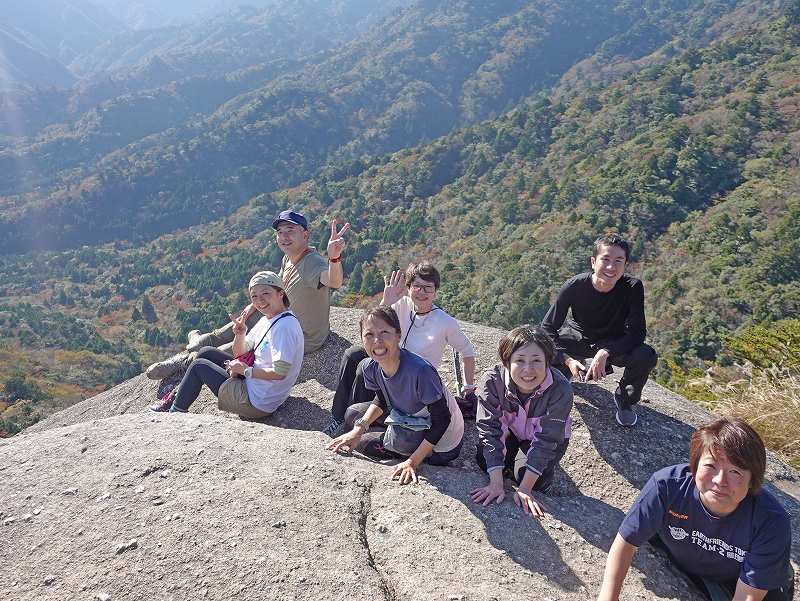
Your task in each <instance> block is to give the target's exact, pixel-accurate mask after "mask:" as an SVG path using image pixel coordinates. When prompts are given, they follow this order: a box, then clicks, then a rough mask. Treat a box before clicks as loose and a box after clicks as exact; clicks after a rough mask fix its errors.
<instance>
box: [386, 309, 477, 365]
mask: <svg viewBox="0 0 800 601" xmlns="http://www.w3.org/2000/svg"><path fill="white" fill-rule="evenodd" d="M392 309H394V310H395V311H396V312H397V316H398V317H399V318H400V341H401V343H403V342H404V343H403V344H402V347H403V348H406V349H408V350H410V351H411V352H412V353H416V354H417V355H419V356H420V357H422V358H424V359H426V360H427V361H428V363H430V364H431V365H433V366H434V367H435V368H437V369H438V368H439V366H440V365H441V364H442V357H443V355H444V349H445V347H446V346H447V345H448V344H449V345H450V346H451V347H453V348H454V349H455V350H457V351H458V352H459V353H461V356H462V357H474V356H475V347H473V346H472V343H471V342H470V341H469V338H467V337H466V336H465V335H464V332H462V331H461V326H459V325H458V320H457V319H456V318H455V317H453V316H452V315H449V314H448V313H446V312H445V311H444V310H443V309H441V308H439V307H437V306H436V305H434V309H433V311H431V312H430V313H426V314H425V315H416V311H414V301H413V300H411V297H410V296H408V295H406V296H404V297H403V298H401V299H400V300H399V301H397V302H396V303H394V304H393V305H392Z"/></svg>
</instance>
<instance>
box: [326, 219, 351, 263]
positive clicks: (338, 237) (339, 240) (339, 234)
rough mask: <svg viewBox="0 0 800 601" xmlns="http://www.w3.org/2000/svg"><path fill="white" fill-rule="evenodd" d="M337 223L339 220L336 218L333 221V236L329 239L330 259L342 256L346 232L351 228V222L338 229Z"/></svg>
mask: <svg viewBox="0 0 800 601" xmlns="http://www.w3.org/2000/svg"><path fill="white" fill-rule="evenodd" d="M337 224H338V222H337V221H336V220H335V219H333V220H332V221H331V238H330V240H328V258H329V259H338V258H339V257H341V256H342V251H343V250H344V234H345V232H347V230H349V229H350V224H349V223H345V224H344V225H343V226H342V229H340V230H337V229H336V226H337Z"/></svg>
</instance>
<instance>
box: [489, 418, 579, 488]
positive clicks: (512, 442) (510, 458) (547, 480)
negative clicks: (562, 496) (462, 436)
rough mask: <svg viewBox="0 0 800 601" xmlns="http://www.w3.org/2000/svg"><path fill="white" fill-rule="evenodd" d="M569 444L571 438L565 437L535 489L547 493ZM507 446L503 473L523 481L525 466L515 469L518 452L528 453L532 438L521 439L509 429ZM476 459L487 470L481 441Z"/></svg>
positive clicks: (537, 481)
mask: <svg viewBox="0 0 800 601" xmlns="http://www.w3.org/2000/svg"><path fill="white" fill-rule="evenodd" d="M567 445H569V438H567V439H565V440H564V442H562V443H561V444H560V445H558V447H557V448H556V456H555V458H554V459H553V461H551V462H550V464H549V465H548V466H547V467H546V468H545V469H544V471H543V472H542V473H541V474H540V475H539V477H538V478H537V479H536V483H535V484H534V485H533V490H537V491H539V492H543V493H546V492H547V491H548V490H549V489H550V487H551V486H552V484H553V476H554V475H555V470H556V466H557V465H558V462H559V461H561V458H562V457H563V456H564V453H566V452H567ZM505 446H506V456H505V463H504V465H503V475H504V476H510V477H511V478H513V479H514V480H516V481H517V483H519V482H522V477H523V476H524V475H525V469H526V468H524V467H522V468H520V470H519V471H518V472H515V471H514V468H515V467H516V461H517V453H518V452H519V451H522V452H523V453H527V452H528V451H529V450H530V448H531V441H530V440H522V441H520V440H519V439H518V438H517V437H516V436H514V433H513V432H511V431H510V430H509V431H508V435H507V436H506V440H505ZM475 461H476V462H477V464H478V467H479V468H481V469H482V470H483V471H484V472H485V471H486V459H485V458H484V456H483V449H482V448H481V444H480V442H478V449H477V453H476V455H475Z"/></svg>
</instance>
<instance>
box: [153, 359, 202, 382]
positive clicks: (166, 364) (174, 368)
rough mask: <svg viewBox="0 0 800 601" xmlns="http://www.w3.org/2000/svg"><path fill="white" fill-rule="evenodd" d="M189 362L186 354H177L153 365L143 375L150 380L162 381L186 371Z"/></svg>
mask: <svg viewBox="0 0 800 601" xmlns="http://www.w3.org/2000/svg"><path fill="white" fill-rule="evenodd" d="M191 362H192V361H191V359H190V358H189V355H188V354H187V353H178V354H177V355H173V356H172V357H170V358H169V359H165V360H164V361H159V362H157V363H153V364H152V365H151V366H150V367H148V368H147V369H146V370H145V371H144V374H145V375H146V376H147V377H148V378H150V379H151V380H163V379H164V378H168V377H170V376H171V375H172V374H174V373H176V372H178V371H180V370H182V369H186V368H187V367H189V363H191Z"/></svg>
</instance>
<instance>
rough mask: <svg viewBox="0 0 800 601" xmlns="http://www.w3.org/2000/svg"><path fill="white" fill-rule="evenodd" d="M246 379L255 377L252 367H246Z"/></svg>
mask: <svg viewBox="0 0 800 601" xmlns="http://www.w3.org/2000/svg"><path fill="white" fill-rule="evenodd" d="M244 377H245V378H252V377H253V368H252V367H245V368H244Z"/></svg>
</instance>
